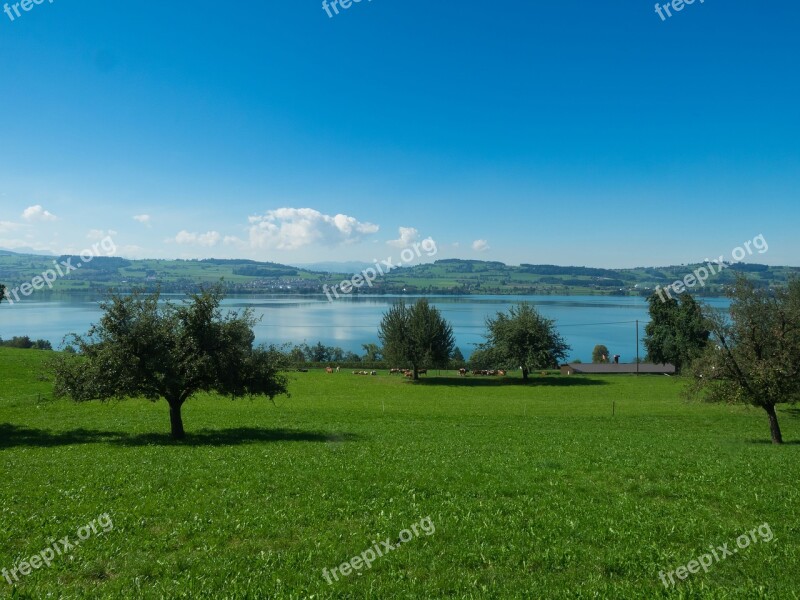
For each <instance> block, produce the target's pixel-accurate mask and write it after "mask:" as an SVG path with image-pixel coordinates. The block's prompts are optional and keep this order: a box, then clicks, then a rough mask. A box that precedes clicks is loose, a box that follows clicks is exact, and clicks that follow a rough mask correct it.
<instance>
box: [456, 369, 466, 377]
mask: <svg viewBox="0 0 800 600" xmlns="http://www.w3.org/2000/svg"><path fill="white" fill-rule="evenodd" d="M458 374H459V375H461V377H466V376H467V370H466V369H459V370H458Z"/></svg>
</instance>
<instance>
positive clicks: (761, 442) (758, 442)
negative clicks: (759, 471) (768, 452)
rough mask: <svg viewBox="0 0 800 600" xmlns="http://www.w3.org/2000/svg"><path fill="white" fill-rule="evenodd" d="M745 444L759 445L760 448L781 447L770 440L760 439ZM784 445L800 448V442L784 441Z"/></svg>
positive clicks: (747, 441)
mask: <svg viewBox="0 0 800 600" xmlns="http://www.w3.org/2000/svg"><path fill="white" fill-rule="evenodd" d="M745 442H746V443H748V444H756V445H759V446H767V445H769V446H772V445H775V446H780V444H773V443H772V440H771V439H769V438H765V439H758V440H745ZM783 445H784V446H800V440H791V441H789V442H787V441H786V440H784V441H783Z"/></svg>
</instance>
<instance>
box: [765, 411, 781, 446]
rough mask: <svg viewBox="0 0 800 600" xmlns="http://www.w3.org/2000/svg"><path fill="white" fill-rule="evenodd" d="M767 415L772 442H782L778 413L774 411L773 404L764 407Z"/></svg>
mask: <svg viewBox="0 0 800 600" xmlns="http://www.w3.org/2000/svg"><path fill="white" fill-rule="evenodd" d="M764 410H765V411H767V414H768V415H769V431H770V433H771V434H772V443H773V444H782V443H783V436H782V435H781V426H780V425H779V424H778V415H777V413H776V412H775V405H774V404H769V405H767V406H765V407H764Z"/></svg>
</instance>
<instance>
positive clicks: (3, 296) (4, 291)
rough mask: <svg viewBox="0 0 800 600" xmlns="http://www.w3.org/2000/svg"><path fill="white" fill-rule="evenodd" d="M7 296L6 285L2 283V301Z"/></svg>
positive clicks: (0, 289) (0, 286)
mask: <svg viewBox="0 0 800 600" xmlns="http://www.w3.org/2000/svg"><path fill="white" fill-rule="evenodd" d="M5 297H6V286H4V285H3V284H2V283H0V302H2V301H3V300H4V299H5Z"/></svg>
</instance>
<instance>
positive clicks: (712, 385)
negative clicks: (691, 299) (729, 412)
mask: <svg viewBox="0 0 800 600" xmlns="http://www.w3.org/2000/svg"><path fill="white" fill-rule="evenodd" d="M728 295H729V297H730V298H731V300H732V303H731V307H730V310H729V315H727V316H726V315H725V314H723V313H720V312H718V311H714V310H712V309H707V310H706V311H705V314H706V317H707V320H708V322H709V323H710V326H711V332H712V342H713V343H710V344H708V345H707V347H706V349H705V351H704V353H703V354H702V355H701V357H700V358H699V359H698V360H697V361H696V363H695V364H694V365H693V368H692V380H691V385H690V387H689V388H688V394H689V396H690V397H700V398H702V399H704V400H706V401H710V402H727V403H732V404H733V403H736V404H749V405H752V406H757V407H760V408H762V409H764V411H765V412H766V413H767V416H768V417H769V426H770V434H771V436H772V443H773V444H782V443H783V436H782V434H781V428H780V424H779V423H778V415H777V413H776V411H775V406H776V405H777V404H781V403H791V404H794V403H796V402H798V401H800V280H793V281H791V282H790V283H789V285H788V287H787V288H785V289H781V290H776V291H774V292H770V291H768V290H763V289H757V288H756V287H755V286H754V285H753V284H752V283H751V282H749V281H748V280H747V279H745V278H744V276H742V275H739V277H738V278H737V281H736V283H735V284H734V286H733V287H732V289H731V290H730V291H729V293H728Z"/></svg>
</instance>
